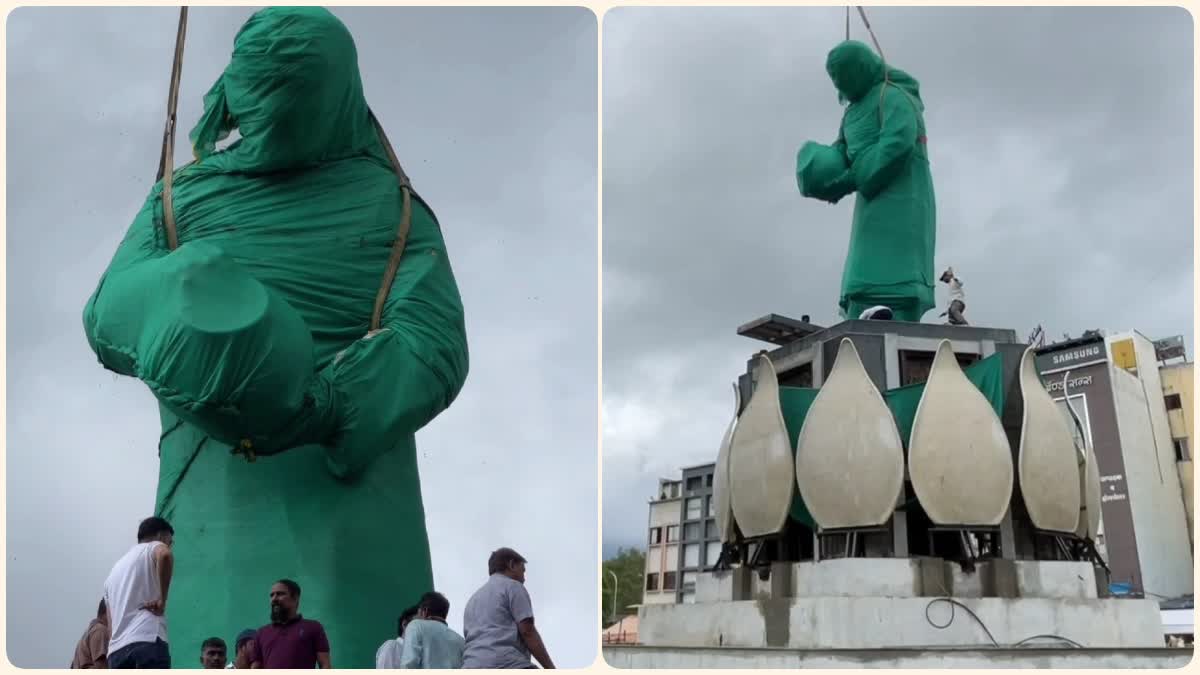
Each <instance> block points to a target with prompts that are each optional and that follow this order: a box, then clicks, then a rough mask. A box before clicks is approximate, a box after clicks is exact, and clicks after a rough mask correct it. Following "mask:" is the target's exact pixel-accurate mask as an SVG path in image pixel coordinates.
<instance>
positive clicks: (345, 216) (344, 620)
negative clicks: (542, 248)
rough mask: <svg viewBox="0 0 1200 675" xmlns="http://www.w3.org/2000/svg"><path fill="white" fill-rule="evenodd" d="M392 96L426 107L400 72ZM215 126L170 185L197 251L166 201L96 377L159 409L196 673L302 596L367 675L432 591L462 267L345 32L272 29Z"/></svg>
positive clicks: (241, 45) (106, 279) (180, 638)
mask: <svg viewBox="0 0 1200 675" xmlns="http://www.w3.org/2000/svg"><path fill="white" fill-rule="evenodd" d="M385 79H386V78H385ZM384 86H390V87H394V88H396V90H397V91H398V92H400V93H401V95H402V98H403V99H404V100H407V101H409V102H410V103H413V104H417V101H418V99H420V97H421V93H420V91H418V90H414V89H413V87H412V86H410V85H408V84H406V80H405V78H404V76H403V72H402V69H401V70H400V71H397V72H396V73H395V74H394V78H393V79H392V81H390V82H385V84H384ZM204 107H205V110H204V114H203V116H202V117H201V120H200V122H199V124H197V125H196V127H195V128H194V129H193V130H192V133H191V140H192V146H193V150H194V153H195V155H196V161H194V162H192V163H191V164H188V165H187V166H184V167H182V168H179V169H178V170H175V171H173V172H167V173H166V175H167V176H171V177H172V178H173V181H172V184H173V189H172V192H171V194H172V200H171V202H173V208H172V210H171V212H172V213H173V214H174V222H175V223H176V227H177V230H176V231H177V232H178V241H179V246H178V248H175V249H174V250H172V248H171V246H170V244H169V239H168V237H166V236H165V234H164V230H165V229H167V228H165V227H164V219H165V215H166V213H167V212H166V210H165V209H164V199H163V195H164V183H163V182H161V181H160V182H159V183H158V184H156V185H155V186H154V187H153V189H152V190H151V192H150V195H149V197H148V198H147V199H146V201H145V204H144V206H143V207H142V209H141V211H140V213H138V214H137V216H136V217H135V218H134V220H133V224H132V225H131V226H130V227H129V229H128V231H127V233H126V235H125V238H124V240H123V241H122V242H121V244H120V246H119V247H118V248H117V251H116V254H115V255H114V257H113V259H112V262H111V263H109V266H108V269H107V270H106V271H105V272H104V276H103V277H102V278H101V279H100V282H99V284H98V287H97V288H96V291H95V293H94V294H93V295H92V297H91V298H90V299H89V300H88V302H87V306H86V308H85V310H84V313H83V323H84V329H85V332H86V335H87V339H88V342H89V344H90V345H91V347H92V349H93V351H94V352H95V353H96V355H97V357H98V358H99V360H100V363H101V364H103V365H104V367H105V368H107V369H109V370H111V371H114V372H116V373H119V374H122V375H127V376H132V377H137V378H138V379H140V380H142V381H143V382H144V383H145V384H146V385H147V386H148V387H149V388H150V390H151V392H153V394H154V396H155V398H156V399H157V400H158V403H159V412H160V418H161V422H162V432H161V436H160V438H159V443H158V447H157V448H140V449H139V451H138V457H139V458H140V459H139V461H146V462H150V461H156V460H157V461H158V463H159V478H158V490H157V498H156V500H155V513H156V515H159V516H162V517H164V518H166V519H167V520H169V521H170V522H171V524H172V525H173V526H174V528H175V559H176V563H175V565H176V566H175V577H174V580H173V581H172V584H171V589H170V595H169V598H168V602H167V606H166V615H167V620H168V628H169V641H170V643H171V644H172V645H176V646H177V649H179V650H182V651H181V652H180V653H194V650H198V649H199V646H200V643H201V642H202V641H203V640H204V639H205V638H207V637H209V636H212V635H236V634H237V633H238V632H240V631H242V630H243V629H246V628H257V627H259V626H262V625H264V624H266V623H269V620H270V610H269V603H268V593H269V591H270V588H271V585H272V584H273V583H274V582H275V581H276V580H278V579H282V578H289V579H294V580H295V581H297V582H299V584H300V585H301V587H302V588H303V589H304V591H303V593H304V595H303V598H302V605H301V607H302V612H303V614H304V616H306V617H308V618H311V619H316V620H318V621H320V622H321V623H322V624H324V626H325V629H326V632H327V635H328V637H329V641H330V645H331V658H332V662H333V665H334V666H335V667H338V668H370V667H372V666H373V665H374V654H375V650H376V648H377V647H378V646H379V645H380V644H381V643H383V642H384V640H387V639H389V638H394V637H395V625H396V621H395V619H396V616H397V615H398V614H399V613H400V611H401V610H403V609H404V608H405V607H408V606H410V605H412V604H414V603H415V602H416V601H417V600H418V598H420V596H421V594H422V593H424V592H425V591H428V590H429V589H430V588H432V584H433V575H432V571H431V562H430V557H429V544H428V538H427V536H426V531H425V515H424V511H423V507H422V503H421V483H420V478H419V475H418V471H417V455H416V445H415V439H414V434H415V433H416V432H417V430H418V429H420V428H421V427H423V426H424V425H425V424H427V423H428V422H429V421H431V420H432V419H433V418H434V417H436V416H437V415H438V414H440V413H441V412H442V411H443V410H445V409H446V408H447V407H448V406H449V405H450V404H451V403H452V402H453V401H454V400H455V398H456V396H457V395H458V393H459V391H460V389H461V388H462V386H463V383H464V381H465V379H466V377H467V369H468V358H467V339H466V329H465V325H464V319H463V306H462V301H461V299H460V296H459V291H458V287H457V285H456V282H455V278H454V273H453V271H452V270H451V267H450V261H449V257H448V255H447V250H446V244H445V242H444V240H443V237H442V232H441V228H440V225H439V224H438V221H437V219H436V217H435V216H434V214H433V211H432V210H431V209H430V207H429V206H428V205H427V204H426V203H425V202H424V201H423V200H422V199H421V198H420V197H419V196H418V195H417V194H416V192H415V191H413V190H412V189H411V186H410V185H409V183H408V179H407V177H406V176H404V175H403V171H401V170H399V168H398V164H397V165H393V162H392V158H391V156H390V152H391V150H390V148H389V146H388V145H387V143H386V141H385V137H384V136H383V135H382V129H381V127H377V126H376V124H375V118H374V116H373V115H372V113H371V111H370V110H369V108H368V106H367V100H366V97H365V95H364V92H363V86H362V81H361V79H360V76H359V70H358V57H357V52H356V50H355V46H354V41H353V39H352V38H351V36H350V33H349V31H348V30H347V29H346V27H345V26H344V25H343V24H342V23H341V22H340V21H339V20H338V19H337V18H336V17H334V16H333V15H332V14H331V13H330V12H328V11H326V10H324V9H321V8H317V7H272V8H268V9H265V10H262V11H260V12H257V13H256V14H254V15H253V16H252V17H251V18H250V19H249V21H247V23H246V24H245V25H244V26H243V27H242V29H241V30H240V31H239V32H238V34H237V37H236V39H235V41H234V44H233V54H232V57H231V60H230V62H229V65H228V66H227V67H226V68H225V70H224V72H223V73H222V74H221V75H220V76H219V78H218V79H217V82H216V83H215V84H214V85H213V86H212V87H211V89H210V90H209V91H208V94H207V95H206V96H205V98H204ZM234 130H237V131H238V132H239V133H240V136H241V138H240V139H238V140H236V141H235V142H233V143H232V144H231V145H230V146H229V147H227V148H224V149H220V148H218V147H217V143H218V141H220V140H221V139H223V138H225V137H227V136H228V135H229V134H230V133H231V132H232V131H234ZM404 223H407V228H408V230H407V244H406V245H405V246H403V248H401V247H399V246H395V245H394V243H395V242H396V241H397V240H398V239H399V238H402V237H400V236H399V235H400V233H401V232H403V231H404V229H405V226H404V225H403V224H404ZM401 250H402V251H403V253H402V256H401V257H400V258H399V264H398V266H397V267H395V277H394V280H393V281H391V283H390V285H389V284H388V283H387V280H386V279H385V270H388V269H389V260H390V258H391V256H392V255H393V251H397V252H398V251H401ZM381 289H382V290H381ZM377 296H378V304H377ZM131 487H132V486H131Z"/></svg>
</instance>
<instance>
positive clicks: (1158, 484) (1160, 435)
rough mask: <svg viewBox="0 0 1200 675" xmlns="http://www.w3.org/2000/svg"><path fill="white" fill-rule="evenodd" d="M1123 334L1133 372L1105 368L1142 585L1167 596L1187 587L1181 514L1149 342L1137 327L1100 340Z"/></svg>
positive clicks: (1188, 555)
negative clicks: (1130, 352)
mask: <svg viewBox="0 0 1200 675" xmlns="http://www.w3.org/2000/svg"><path fill="white" fill-rule="evenodd" d="M1129 338H1132V339H1133V341H1134V346H1135V352H1136V355H1137V365H1138V368H1137V374H1136V375H1135V374H1133V373H1130V372H1128V371H1126V370H1123V369H1121V368H1117V367H1115V366H1114V365H1112V364H1111V363H1110V370H1111V377H1112V382H1113V398H1114V403H1115V406H1116V411H1117V428H1118V430H1119V433H1120V438H1121V452H1122V455H1123V456H1124V459H1125V481H1126V486H1127V489H1128V491H1129V494H1128V499H1129V501H1130V507H1131V510H1132V512H1133V527H1134V533H1135V535H1136V537H1137V551H1138V559H1139V563H1140V565H1141V569H1142V586H1143V589H1142V590H1143V591H1145V592H1146V593H1147V594H1156V595H1164V596H1171V597H1173V596H1177V595H1183V594H1187V593H1191V592H1192V588H1193V563H1192V550H1191V544H1190V541H1189V538H1188V526H1187V515H1186V514H1185V512H1184V508H1183V500H1182V498H1181V494H1182V490H1181V487H1180V483H1179V474H1178V472H1177V471H1176V469H1175V447H1174V445H1173V444H1172V442H1171V430H1170V426H1169V423H1168V420H1167V410H1166V404H1165V403H1164V402H1163V394H1162V382H1161V380H1160V379H1159V373H1158V362H1157V360H1156V359H1155V354H1154V346H1153V343H1152V342H1151V341H1150V340H1148V339H1147V338H1146V337H1144V336H1142V335H1141V334H1139V333H1123V334H1119V335H1113V336H1109V337H1108V338H1107V339H1106V342H1107V343H1108V345H1109V347H1110V352H1111V345H1112V343H1114V342H1119V341H1121V340H1124V339H1129Z"/></svg>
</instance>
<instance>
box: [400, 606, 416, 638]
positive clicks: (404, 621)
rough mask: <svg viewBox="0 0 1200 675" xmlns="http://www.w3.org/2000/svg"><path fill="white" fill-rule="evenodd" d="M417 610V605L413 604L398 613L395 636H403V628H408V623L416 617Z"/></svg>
mask: <svg viewBox="0 0 1200 675" xmlns="http://www.w3.org/2000/svg"><path fill="white" fill-rule="evenodd" d="M419 610H420V607H419V606H417V605H413V606H412V607H409V608H408V609H406V610H404V611H403V612H401V613H400V619H399V620H398V621H396V637H404V629H405V628H408V624H410V623H412V620H413V619H415V618H417V612H418V611H419Z"/></svg>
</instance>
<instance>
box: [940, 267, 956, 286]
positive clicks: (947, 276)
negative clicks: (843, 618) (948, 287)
mask: <svg viewBox="0 0 1200 675" xmlns="http://www.w3.org/2000/svg"><path fill="white" fill-rule="evenodd" d="M953 278H954V268H953V267H947V268H946V271H945V272H942V283H943V284H948V283H950V280H951V279H953Z"/></svg>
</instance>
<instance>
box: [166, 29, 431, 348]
mask: <svg viewBox="0 0 1200 675" xmlns="http://www.w3.org/2000/svg"><path fill="white" fill-rule="evenodd" d="M187 15H188V8H187V6H186V5H185V6H183V7H180V8H179V27H178V28H177V29H176V32H175V59H174V61H173V62H172V64H171V84H170V89H169V91H168V93H167V124H166V128H165V129H164V130H163V145H162V154H161V156H160V157H159V162H158V177H157V178H156V179H155V180H156V181H162V184H163V187H162V204H163V229H164V230H165V231H166V235H167V248H168V249H169V250H171V251H174V250H175V249H177V248H179V232H178V228H177V227H176V223H175V199H174V193H173V191H172V188H173V186H174V178H175V170H174V165H175V162H174V159H175V127H176V111H177V110H178V108H179V81H180V79H181V77H182V74H183V45H184V41H185V38H186V37H187ZM367 114H368V115H369V116H370V118H371V124H372V125H373V126H374V127H375V131H376V133H377V134H378V135H379V142H380V144H382V145H383V149H384V151H385V152H386V153H387V157H388V161H389V162H391V165H392V170H393V171H395V173H396V180H397V183H398V184H399V186H400V198H401V208H400V224H399V225H398V226H397V228H396V236H395V238H394V239H393V240H392V246H391V255H390V256H388V265H387V268H386V269H385V270H384V273H383V279H382V281H381V283H380V286H379V291H378V292H377V293H376V294H375V305H374V308H373V311H372V312H371V324H370V330H371V331H372V332H374V331H377V330H379V328H380V325H381V323H382V321H383V309H384V306H385V305H386V304H387V297H388V295H389V294H390V293H391V290H392V283H393V282H394V281H395V279H396V270H397V269H398V268H399V267H400V258H401V257H403V255H404V247H405V244H407V243H408V233H409V230H410V229H411V227H412V183H411V181H409V178H408V175H407V174H406V173H405V172H404V169H403V168H402V167H401V166H400V160H399V159H398V158H397V157H396V151H395V150H394V149H393V148H392V144H391V142H389V141H388V137H387V134H385V133H384V132H383V125H381V124H380V123H379V119H378V118H376V117H375V114H374V113H373V112H371V111H370V109H368V111H367Z"/></svg>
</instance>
